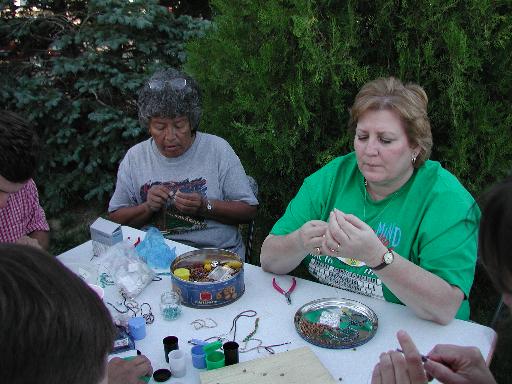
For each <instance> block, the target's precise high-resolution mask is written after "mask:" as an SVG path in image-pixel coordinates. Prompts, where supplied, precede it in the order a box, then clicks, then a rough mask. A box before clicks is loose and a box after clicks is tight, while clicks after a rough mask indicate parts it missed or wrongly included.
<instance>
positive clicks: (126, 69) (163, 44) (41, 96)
mask: <svg viewBox="0 0 512 384" xmlns="http://www.w3.org/2000/svg"><path fill="white" fill-rule="evenodd" d="M21 3H22V5H19V6H16V5H14V4H13V2H6V4H8V5H6V6H4V7H3V8H2V10H1V15H2V20H1V22H0V32H1V33H0V36H2V37H1V40H0V45H1V47H2V49H1V50H0V55H2V56H0V57H2V60H1V61H0V75H1V83H0V106H1V108H4V109H11V110H14V111H17V112H19V113H21V114H23V115H25V116H26V117H27V118H29V119H30V120H32V121H33V122H34V124H35V125H36V126H37V128H38V130H39V135H40V137H41V138H42V140H43V146H44V156H43V158H42V159H41V164H40V167H39V172H38V184H39V186H40V193H41V195H42V201H43V205H44V207H45V209H46V210H48V211H56V210H58V209H61V208H63V207H66V206H67V204H68V203H69V202H70V201H73V199H76V198H82V197H85V198H86V199H91V198H99V199H102V198H105V197H108V196H110V195H111V193H112V191H113V187H114V182H115V171H116V170H117V166H118V164H119V161H120V160H121V158H122V156H123V155H124V153H125V152H126V150H127V149H128V148H129V146H131V145H132V144H134V143H135V142H138V141H140V140H141V139H143V138H144V137H146V135H147V133H146V132H143V131H142V129H141V127H140V125H139V123H138V120H137V108H136V91H137V90H138V88H139V87H140V86H141V85H142V82H143V80H144V79H145V78H146V77H147V76H148V75H149V74H150V73H152V72H153V71H154V70H156V69H157V68H160V67H164V66H172V67H177V68H180V67H181V66H182V64H183V62H184V60H185V52H184V44H185V42H186V41H187V40H188V39H190V38H191V37H195V36H199V35H201V34H203V33H204V31H205V29H206V28H207V27H208V25H209V24H210V22H209V21H206V20H200V19H193V18H191V17H190V16H186V15H182V16H179V17H175V16H174V14H173V13H171V12H170V11H169V9H168V7H165V6H161V5H159V2H158V1H155V0H149V1H147V0H144V1H142V0H133V1H124V0H91V1H83V0H75V1H25V2H21Z"/></svg>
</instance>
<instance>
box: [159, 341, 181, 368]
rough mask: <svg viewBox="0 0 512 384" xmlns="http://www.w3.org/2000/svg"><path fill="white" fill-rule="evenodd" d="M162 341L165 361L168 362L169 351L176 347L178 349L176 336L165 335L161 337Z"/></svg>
mask: <svg viewBox="0 0 512 384" xmlns="http://www.w3.org/2000/svg"><path fill="white" fill-rule="evenodd" d="M163 343H164V353H165V361H166V362H169V352H171V351H174V350H176V349H180V347H179V345H178V338H177V337H176V336H167V337H164V339H163Z"/></svg>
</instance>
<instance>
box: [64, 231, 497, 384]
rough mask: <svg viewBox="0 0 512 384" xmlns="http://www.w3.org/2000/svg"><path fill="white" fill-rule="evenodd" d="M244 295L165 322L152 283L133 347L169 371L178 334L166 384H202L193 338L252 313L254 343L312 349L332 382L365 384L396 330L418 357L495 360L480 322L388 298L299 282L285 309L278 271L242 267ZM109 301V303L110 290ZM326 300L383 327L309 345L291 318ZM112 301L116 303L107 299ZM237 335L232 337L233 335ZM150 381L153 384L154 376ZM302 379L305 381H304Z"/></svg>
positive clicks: (83, 250) (70, 256) (167, 284)
mask: <svg viewBox="0 0 512 384" xmlns="http://www.w3.org/2000/svg"><path fill="white" fill-rule="evenodd" d="M123 235H124V238H128V237H130V239H131V240H136V238H137V237H138V236H140V237H141V238H143V237H144V232H141V231H138V230H135V229H133V228H130V227H125V226H123ZM169 244H171V245H172V246H175V247H176V253H177V254H178V255H179V254H181V253H183V252H186V251H189V250H191V249H193V248H191V247H189V246H186V245H183V244H179V243H174V242H171V241H169ZM91 256H92V245H91V242H90V241H89V242H86V243H84V244H82V245H80V246H78V247H76V248H73V249H71V250H69V251H67V252H65V253H63V254H61V255H60V256H58V258H59V259H60V260H61V261H62V262H63V263H64V264H67V263H77V262H79V263H88V262H89V261H90V259H91ZM244 268H245V293H244V294H243V296H242V297H241V298H240V299H239V300H237V301H235V302H234V303H232V304H230V305H227V306H224V307H220V308H215V309H194V308H188V307H183V313H182V315H181V316H180V317H179V318H178V319H177V320H174V321H166V320H164V319H163V318H162V316H161V315H160V312H159V301H160V294H161V293H162V292H163V291H166V290H171V279H170V277H169V276H163V279H162V281H157V282H152V283H150V285H149V286H147V287H146V288H145V290H144V291H143V292H142V293H141V294H140V295H139V296H138V297H137V298H136V300H137V301H138V302H139V303H142V302H148V303H149V304H150V305H151V307H152V310H153V313H154V315H155V322H154V323H153V324H151V325H147V328H146V329H147V336H146V338H145V339H143V340H140V341H137V342H136V348H137V349H139V350H140V351H141V352H142V353H144V354H145V355H146V356H148V358H149V359H150V360H151V362H152V364H153V368H154V369H155V370H156V369H159V368H169V367H168V364H167V363H166V362H165V357H164V349H163V344H162V339H163V338H164V337H165V336H169V335H175V336H177V337H178V338H179V348H180V349H181V350H183V351H185V352H186V353H187V374H186V376H185V377H183V378H180V379H176V378H171V380H170V381H169V383H178V382H182V383H194V384H195V383H200V380H199V372H200V371H199V370H197V369H195V368H194V367H193V366H192V361H191V357H190V348H191V347H192V346H191V345H190V344H189V343H188V340H190V339H193V338H195V339H206V338H208V337H211V336H216V335H221V334H225V333H227V332H228V331H229V329H230V328H231V324H232V320H233V318H234V317H235V316H236V315H237V314H238V313H240V312H242V311H245V310H248V309H253V310H255V311H256V312H257V316H258V317H259V318H260V321H259V328H258V330H257V333H256V334H255V336H254V337H255V338H259V339H261V340H263V343H264V345H270V344H280V343H283V342H291V344H289V345H286V346H282V347H276V348H275V350H276V352H283V351H286V350H291V349H295V348H299V347H302V346H308V347H309V348H311V350H312V351H313V352H314V353H315V354H316V355H317V357H318V358H319V359H320V361H321V362H322V363H323V364H324V366H325V367H326V368H327V369H328V370H329V371H330V373H331V374H332V376H333V377H334V379H335V380H337V381H338V380H339V379H340V378H341V379H342V382H343V383H348V384H360V383H368V382H370V378H371V372H372V369H373V367H374V365H375V364H376V362H377V361H378V358H379V355H380V353H381V352H383V351H388V350H392V349H395V348H397V347H398V346H399V345H398V342H397V340H396V332H397V331H398V330H400V329H404V330H406V331H407V332H408V333H409V334H410V335H412V337H413V338H414V341H415V343H416V345H417V346H418V349H419V350H420V352H423V353H427V352H428V351H430V349H431V348H432V347H433V346H434V345H435V344H438V343H448V344H457V345H464V346H477V347H478V348H479V349H480V350H481V352H482V354H483V356H484V357H486V358H487V360H488V361H490V358H491V357H492V353H493V351H494V346H495V343H496V333H495V332H494V330H492V329H491V328H489V327H485V326H482V325H480V324H476V323H472V322H467V321H461V320H454V321H452V322H451V323H450V324H449V325H446V326H441V325H438V324H435V323H432V322H430V321H425V320H421V319H419V318H417V317H416V316H415V315H414V314H413V312H412V311H411V310H410V309H409V308H407V307H405V306H402V305H397V304H392V303H388V302H385V301H383V300H378V299H372V298H369V297H366V296H362V295H358V294H355V293H351V292H347V291H343V290H339V289H335V288H333V287H330V286H326V285H323V284H318V283H315V282H311V281H308V280H303V279H297V287H296V289H295V291H294V292H293V294H292V296H291V297H292V305H288V304H287V303H286V301H285V299H284V296H282V295H280V294H279V293H278V292H277V291H275V290H274V289H273V287H272V278H273V277H274V276H275V275H274V274H271V273H267V272H264V271H263V270H262V269H261V268H260V267H256V266H253V265H250V264H245V266H244ZM277 279H278V281H279V283H281V286H282V287H284V288H285V289H287V288H288V287H289V286H290V282H291V277H289V276H278V277H277ZM106 292H107V294H106V296H105V298H104V300H105V301H108V300H109V295H108V289H107V290H106ZM327 297H337V298H346V299H351V300H357V301H359V302H361V303H364V304H365V305H367V306H369V307H370V308H372V309H373V310H374V311H375V313H376V314H377V316H378V320H379V325H378V330H377V332H376V334H375V336H374V338H373V339H371V340H370V341H369V342H367V343H366V344H364V345H362V346H360V347H357V348H355V349H341V350H340V349H338V350H333V349H325V348H320V347H317V346H314V345H311V344H309V343H307V342H306V341H304V340H303V339H302V338H301V337H300V336H299V335H298V333H297V332H296V330H295V326H294V323H293V317H294V314H295V312H296V311H297V309H298V308H300V307H301V306H302V305H304V304H305V303H307V302H309V301H312V300H315V299H319V298H327ZM110 299H111V298H110ZM206 318H211V319H213V320H215V321H216V322H217V323H218V326H217V327H216V328H212V329H199V330H195V329H194V327H193V326H192V325H191V324H190V323H191V322H192V321H193V320H195V319H206ZM254 320H255V318H245V317H243V318H241V319H240V320H239V321H238V322H237V334H236V340H237V342H238V343H239V344H240V345H241V346H242V345H243V343H242V339H243V338H244V337H245V336H247V335H248V334H249V333H250V332H251V331H252V330H253V329H254ZM232 336H233V334H231V335H230V336H229V337H231V338H232ZM266 356H269V353H268V352H266V351H262V352H260V353H258V352H257V351H250V352H247V353H241V354H240V361H247V360H252V359H257V358H261V357H266ZM150 382H154V381H153V379H151V381H150ZM304 382H307V378H305V380H304Z"/></svg>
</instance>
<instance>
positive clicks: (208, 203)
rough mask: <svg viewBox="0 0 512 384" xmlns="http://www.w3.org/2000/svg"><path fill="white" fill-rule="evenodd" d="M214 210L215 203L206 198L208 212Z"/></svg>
mask: <svg viewBox="0 0 512 384" xmlns="http://www.w3.org/2000/svg"><path fill="white" fill-rule="evenodd" d="M211 211H213V205H212V203H211V201H210V200H206V212H211Z"/></svg>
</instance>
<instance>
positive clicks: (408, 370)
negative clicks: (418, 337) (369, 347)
mask: <svg viewBox="0 0 512 384" xmlns="http://www.w3.org/2000/svg"><path fill="white" fill-rule="evenodd" d="M396 336H397V338H398V342H399V343H400V346H401V347H402V352H397V351H390V352H385V353H382V354H381V355H380V359H379V363H377V365H376V366H375V368H374V369H373V374H372V384H425V383H426V382H427V381H428V379H427V374H426V373H425V369H424V368H423V362H422V356H421V354H420V353H419V352H418V349H417V348H416V346H415V345H414V343H413V341H412V339H411V338H410V336H409V335H408V334H407V332H405V331H402V330H400V331H398V333H397V334H396Z"/></svg>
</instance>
